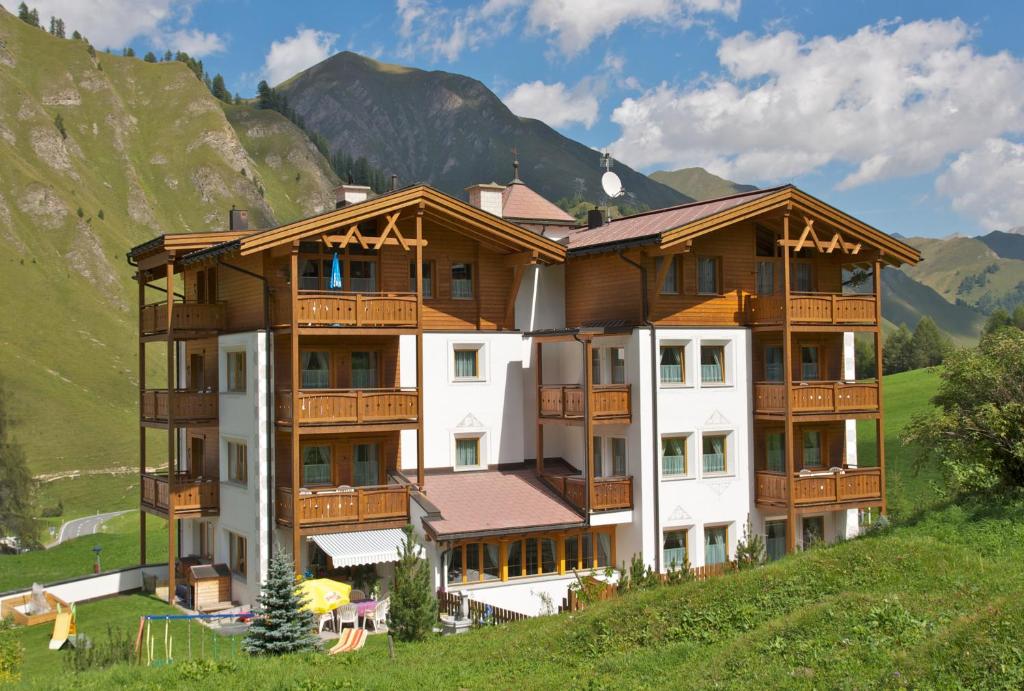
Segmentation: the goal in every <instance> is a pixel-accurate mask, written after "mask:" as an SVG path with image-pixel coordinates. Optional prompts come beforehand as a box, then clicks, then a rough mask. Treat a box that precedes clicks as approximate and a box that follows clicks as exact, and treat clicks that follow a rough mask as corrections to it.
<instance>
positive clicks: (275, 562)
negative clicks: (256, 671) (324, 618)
mask: <svg viewBox="0 0 1024 691" xmlns="http://www.w3.org/2000/svg"><path fill="white" fill-rule="evenodd" d="M297 588H298V580H297V579H296V578H295V572H294V570H293V567H292V560H291V559H290V558H289V557H288V555H286V554H284V553H283V552H278V553H276V554H275V555H274V556H273V557H271V558H270V567H269V569H268V570H267V581H266V583H264V584H263V587H262V588H261V590H260V596H259V598H258V599H257V602H256V608H255V611H254V614H255V616H254V617H253V621H252V624H251V625H250V626H249V631H248V632H247V633H246V634H245V641H244V642H243V643H242V646H243V647H244V648H245V651H246V652H247V653H249V654H250V655H282V654H284V653H296V652H301V651H306V650H312V649H314V648H315V647H316V646H317V638H316V636H315V635H313V627H314V626H315V622H314V620H313V613H312V612H310V611H309V610H304V609H301V607H302V604H303V600H302V596H301V595H300V594H299V592H298V589H297Z"/></svg>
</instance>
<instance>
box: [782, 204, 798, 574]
mask: <svg viewBox="0 0 1024 691" xmlns="http://www.w3.org/2000/svg"><path fill="white" fill-rule="evenodd" d="M790 211H791V209H790V208H789V207H787V208H786V211H785V213H784V214H783V217H782V253H783V254H782V295H783V297H784V300H783V319H782V369H783V380H784V382H785V392H786V394H785V397H784V398H785V406H786V408H785V412H786V432H785V435H784V436H783V441H784V444H785V453H786V553H787V554H792V553H793V552H795V551H796V504H795V502H794V491H795V489H796V486H795V485H796V480H795V479H794V478H795V471H796V468H795V463H794V459H793V449H794V440H793V437H794V434H793V400H792V398H793V395H792V391H793V360H792V358H793V356H792V352H793V342H792V339H793V334H792V321H791V320H792V309H791V307H792V305H791V304H790V284H789V272H790V255H789V215H790Z"/></svg>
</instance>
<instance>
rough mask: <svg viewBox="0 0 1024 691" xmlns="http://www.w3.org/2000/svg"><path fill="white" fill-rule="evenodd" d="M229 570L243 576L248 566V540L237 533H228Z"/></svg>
mask: <svg viewBox="0 0 1024 691" xmlns="http://www.w3.org/2000/svg"><path fill="white" fill-rule="evenodd" d="M228 544H229V545H230V548H229V551H230V559H229V561H230V562H231V571H232V572H234V573H235V575H237V576H241V577H242V578H245V576H246V573H247V572H248V571H247V570H248V566H249V558H248V557H249V541H248V540H246V539H245V538H244V537H242V536H241V535H238V534H237V533H231V532H229V533H228Z"/></svg>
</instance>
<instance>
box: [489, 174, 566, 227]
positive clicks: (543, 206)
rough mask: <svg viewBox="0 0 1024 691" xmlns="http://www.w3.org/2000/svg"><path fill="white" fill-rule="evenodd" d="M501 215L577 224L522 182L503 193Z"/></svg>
mask: <svg viewBox="0 0 1024 691" xmlns="http://www.w3.org/2000/svg"><path fill="white" fill-rule="evenodd" d="M501 215H502V216H503V217H505V218H512V219H523V220H530V221H559V222H562V223H575V222H576V219H575V218H573V217H572V216H570V215H569V214H567V213H566V212H565V211H562V210H561V209H559V208H558V207H557V206H555V205H554V204H552V203H551V202H549V201H548V200H547V199H545V198H544V197H542V196H540V195H539V194H537V193H536V192H534V191H533V190H531V189H530V188H529V187H527V186H526V185H525V184H523V183H522V182H513V183H511V184H509V186H508V187H506V188H505V189H504V190H503V191H502V193H501Z"/></svg>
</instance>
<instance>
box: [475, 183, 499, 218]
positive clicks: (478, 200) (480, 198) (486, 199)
mask: <svg viewBox="0 0 1024 691" xmlns="http://www.w3.org/2000/svg"><path fill="white" fill-rule="evenodd" d="M504 191H505V186H504V185H499V184H498V183H496V182H491V183H486V182H485V183H481V184H479V185H470V186H469V187H467V188H466V192H468V193H469V203H470V204H472V205H473V206H475V207H476V208H478V209H483V210H484V211H486V212H488V213H492V214H494V215H495V216H497V217H498V218H501V214H502V208H501V207H502V199H501V193H502V192H504Z"/></svg>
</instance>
